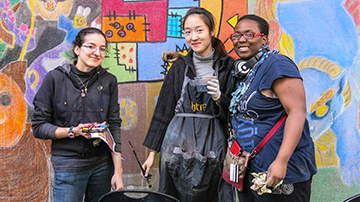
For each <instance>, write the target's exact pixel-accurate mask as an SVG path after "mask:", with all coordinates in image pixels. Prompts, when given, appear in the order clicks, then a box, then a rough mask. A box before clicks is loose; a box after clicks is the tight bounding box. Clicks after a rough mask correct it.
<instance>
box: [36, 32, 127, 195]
mask: <svg viewBox="0 0 360 202" xmlns="http://www.w3.org/2000/svg"><path fill="white" fill-rule="evenodd" d="M73 44H74V47H73V53H74V63H73V64H64V65H61V66H58V67H57V68H55V69H54V70H52V71H50V72H49V73H48V74H47V75H46V77H45V78H44V80H43V83H42V85H41V87H40V89H39V90H38V92H37V93H36V96H35V98H34V109H35V112H34V114H33V119H32V121H33V125H32V126H33V131H34V136H35V137H37V138H41V139H52V146H51V154H52V158H51V160H52V164H53V167H54V171H55V175H54V185H53V198H54V202H57V201H61V202H71V201H82V200H83V198H84V197H85V198H84V199H85V201H86V202H97V201H98V200H99V198H100V197H101V196H102V195H104V194H106V193H107V192H109V191H110V187H113V188H114V189H115V190H120V189H122V188H123V186H124V185H123V180H122V172H123V171H122V164H121V159H120V158H119V156H121V153H120V152H121V141H120V126H121V119H120V114H119V104H118V88H117V79H116V77H115V76H114V75H112V74H110V73H108V72H107V71H106V70H105V69H103V68H102V67H101V63H102V61H103V60H104V57H105V52H106V46H107V41H106V37H105V35H104V34H103V33H102V32H101V30H99V29H96V28H85V29H82V30H81V31H80V32H79V33H78V34H77V36H76V38H75V40H74V41H73ZM92 123H107V124H109V129H110V131H111V134H112V135H113V138H114V140H115V142H116V147H115V151H116V152H117V155H116V154H114V153H111V152H110V150H109V148H108V146H107V144H106V143H105V142H100V143H99V141H98V140H99V139H95V140H94V139H92V138H91V134H90V133H88V132H84V131H83V128H84V127H88V126H90V125H91V124H92ZM75 182H76V183H75ZM85 190H86V191H85Z"/></svg>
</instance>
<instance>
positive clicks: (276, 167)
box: [266, 159, 287, 187]
mask: <svg viewBox="0 0 360 202" xmlns="http://www.w3.org/2000/svg"><path fill="white" fill-rule="evenodd" d="M286 168H287V162H281V161H280V160H278V159H275V161H273V162H272V164H271V165H270V166H269V168H268V171H267V180H266V184H267V186H268V187H275V186H276V185H277V184H279V182H281V180H283V179H284V178H285V176H286Z"/></svg>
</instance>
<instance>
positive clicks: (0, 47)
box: [0, 43, 6, 59]
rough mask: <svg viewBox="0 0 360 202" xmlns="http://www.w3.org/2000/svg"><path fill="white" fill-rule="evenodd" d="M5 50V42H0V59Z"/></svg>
mask: <svg viewBox="0 0 360 202" xmlns="http://www.w3.org/2000/svg"><path fill="white" fill-rule="evenodd" d="M5 51H6V43H0V59H1V58H2V57H4V55H5Z"/></svg>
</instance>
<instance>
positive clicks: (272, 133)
mask: <svg viewBox="0 0 360 202" xmlns="http://www.w3.org/2000/svg"><path fill="white" fill-rule="evenodd" d="M286 118H287V114H284V115H283V116H282V117H281V118H280V119H279V121H278V122H277V123H276V124H275V126H274V127H273V128H272V129H271V130H270V131H269V133H268V134H267V135H266V136H265V137H264V139H262V140H261V142H260V143H259V144H258V145H257V146H256V147H255V148H254V149H253V150H252V152H251V157H254V156H255V155H256V154H257V153H259V152H260V150H261V149H262V148H263V147H264V146H265V144H266V143H267V142H268V141H269V140H270V139H271V137H272V136H273V135H274V134H275V133H276V131H277V130H278V129H279V128H280V126H281V125H282V124H283V123H284V122H285V120H286Z"/></svg>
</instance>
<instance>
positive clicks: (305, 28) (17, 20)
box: [0, 0, 360, 202]
mask: <svg viewBox="0 0 360 202" xmlns="http://www.w3.org/2000/svg"><path fill="white" fill-rule="evenodd" d="M194 6H202V7H205V8H207V9H208V10H210V11H211V12H212V13H213V14H214V16H215V17H216V19H217V22H218V25H217V30H216V31H217V36H218V37H219V38H220V39H221V40H222V41H223V42H224V44H225V46H226V48H227V50H228V52H229V54H230V55H231V56H233V57H235V58H236V55H235V54H234V51H232V43H231V40H230V39H229V38H228V37H229V35H230V34H231V33H232V30H233V27H234V25H235V23H236V21H237V19H238V18H239V17H240V16H241V15H243V14H246V13H254V14H257V15H260V16H262V17H264V18H265V19H267V20H268V22H269V23H270V25H271V34H270V39H271V44H270V45H271V48H276V49H278V50H280V52H281V53H283V54H285V55H287V56H289V57H290V58H292V59H293V60H294V61H295V62H296V63H297V65H298V67H299V69H300V72H301V74H302V76H303V79H304V85H305V89H306V95H307V107H308V120H309V122H310V126H311V134H312V137H313V139H314V141H315V145H316V161H317V165H318V174H317V175H315V176H314V178H313V186H312V187H313V189H312V201H314V202H320V201H327V202H328V201H334V202H336V201H343V200H344V199H346V198H348V197H350V196H352V195H355V194H357V193H359V192H360V187H359V183H360V162H359V161H360V160H359V159H360V158H359V156H360V146H359V142H360V137H359V120H358V113H359V102H358V100H359V98H360V94H359V90H360V87H359V82H360V69H359V65H360V61H359V31H360V26H359V23H360V16H359V15H360V1H358V0H237V1H232V0H198V1H194V0H183V1H178V0H143V1H140V0H124V1H121V0H103V1H101V0H0V13H1V17H0V201H49V200H51V182H52V173H53V172H52V168H51V164H50V154H49V151H50V143H51V142H50V141H42V140H38V139H35V138H34V137H33V134H32V129H31V124H30V123H31V115H32V111H33V105H32V100H33V98H34V95H35V93H36V91H37V90H38V89H39V87H40V85H41V83H42V79H43V78H44V76H45V75H46V73H47V72H48V71H50V70H51V69H53V68H55V67H56V66H57V65H59V64H61V63H63V62H66V61H69V60H70V58H71V54H70V53H71V45H72V43H71V42H72V40H73V39H74V38H75V35H76V34H77V33H78V31H79V30H80V29H81V28H84V27H87V26H95V27H99V28H101V29H102V30H103V31H104V33H106V35H107V36H108V40H109V42H110V48H109V50H110V51H109V53H108V54H107V56H106V59H105V60H104V62H103V66H104V67H105V68H107V69H108V71H109V72H111V73H113V74H115V75H116V77H117V79H118V88H119V104H120V107H121V111H120V114H121V117H122V119H123V126H122V141H123V144H122V147H123V156H124V158H125V161H124V162H123V165H124V173H125V175H124V176H125V178H131V177H134V176H138V173H139V172H140V171H139V168H138V165H137V162H136V160H135V159H134V156H133V153H132V151H131V149H130V147H129V144H128V141H131V143H132V144H133V146H134V148H135V150H136V152H137V154H138V156H139V158H140V160H141V161H144V160H145V158H146V155H147V152H148V151H147V150H146V149H145V148H144V147H143V146H142V141H143V139H144V137H145V135H146V131H147V128H148V126H149V123H150V120H151V116H152V112H153V110H154V106H155V104H156V99H157V96H158V94H159V91H160V88H161V85H162V81H163V78H164V75H165V74H166V72H167V70H168V69H169V68H170V67H171V64H167V63H164V62H163V61H162V60H161V57H160V56H161V53H162V51H164V50H175V51H178V52H181V53H184V54H186V49H187V44H186V42H185V40H184V35H183V32H182V31H181V30H180V27H179V25H180V22H179V20H180V19H181V17H182V16H183V15H184V14H185V12H186V11H187V10H188V9H189V8H191V7H194ZM155 167H156V166H155ZM140 181H141V180H140V179H139V180H138V181H137V182H133V184H131V186H132V187H136V186H138V187H140V188H141V187H142V185H143V182H140ZM125 182H130V181H125ZM154 182H156V181H154ZM136 183H138V185H136ZM125 186H126V187H127V188H131V186H130V184H125ZM143 188H146V187H145V186H143Z"/></svg>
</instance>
